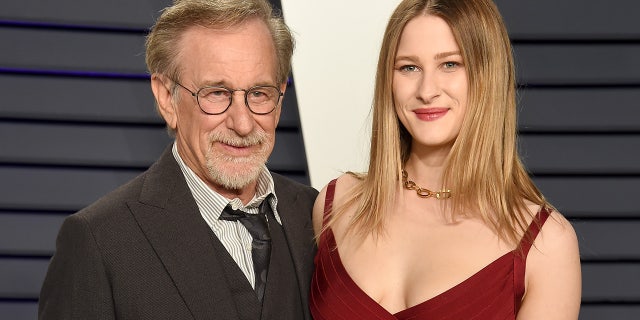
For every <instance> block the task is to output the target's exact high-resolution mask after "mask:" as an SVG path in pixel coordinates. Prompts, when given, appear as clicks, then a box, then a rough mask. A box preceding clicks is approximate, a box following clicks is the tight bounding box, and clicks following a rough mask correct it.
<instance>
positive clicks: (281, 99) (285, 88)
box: [273, 81, 287, 127]
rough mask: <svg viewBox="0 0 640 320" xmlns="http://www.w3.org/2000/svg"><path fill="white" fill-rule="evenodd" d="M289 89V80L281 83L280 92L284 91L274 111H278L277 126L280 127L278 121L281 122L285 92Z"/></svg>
mask: <svg viewBox="0 0 640 320" xmlns="http://www.w3.org/2000/svg"><path fill="white" fill-rule="evenodd" d="M285 91H287V82H286V81H285V82H284V83H283V84H281V85H280V92H282V97H280V103H279V104H280V105H279V106H278V107H277V108H276V110H274V111H273V112H275V113H276V115H275V116H276V127H278V122H280V114H281V113H282V103H283V102H284V93H285Z"/></svg>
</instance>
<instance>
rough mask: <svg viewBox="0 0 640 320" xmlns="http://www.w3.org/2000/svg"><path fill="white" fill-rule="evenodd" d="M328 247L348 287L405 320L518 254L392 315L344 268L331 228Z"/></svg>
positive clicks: (505, 257) (499, 259) (505, 258)
mask: <svg viewBox="0 0 640 320" xmlns="http://www.w3.org/2000/svg"><path fill="white" fill-rule="evenodd" d="M326 232H327V239H326V240H327V245H328V246H329V247H330V248H333V250H331V252H332V253H331V254H332V255H334V258H335V260H334V261H336V264H334V267H335V268H336V271H337V272H338V273H340V274H342V275H343V277H342V278H343V281H346V282H347V285H349V286H350V287H352V288H354V289H355V290H356V291H357V292H359V293H360V294H361V295H362V296H363V297H365V298H366V299H365V300H367V301H368V302H369V304H370V305H371V306H375V307H376V308H378V309H379V312H384V313H385V314H388V315H390V316H393V317H394V318H398V319H401V318H404V316H403V315H405V314H407V315H408V314H412V313H413V311H415V310H416V309H422V308H425V307H428V305H431V304H434V303H435V304H437V303H438V302H439V300H441V299H449V296H455V295H456V293H458V292H464V291H465V290H464V289H465V288H467V287H469V286H473V285H474V284H475V282H477V281H480V280H482V279H483V277H482V275H484V274H485V273H487V272H490V273H493V272H494V270H495V269H497V268H498V267H500V266H502V265H504V264H505V262H503V261H508V262H509V265H512V264H513V262H512V261H513V260H512V259H508V258H510V257H511V258H514V257H515V255H516V254H517V252H516V250H517V249H515V250H512V251H508V252H506V253H504V254H503V255H502V256H500V257H498V258H496V259H495V260H493V261H492V262H490V263H489V264H487V265H486V266H484V267H482V268H481V269H480V270H478V271H476V272H475V273H474V274H472V275H471V276H469V277H467V278H466V279H464V280H462V281H461V282H460V283H458V284H456V285H454V286H453V287H451V288H449V289H446V290H445V291H443V292H441V293H439V294H437V295H435V296H433V297H431V298H429V299H427V300H425V301H422V302H420V303H418V304H416V305H413V306H410V307H408V308H406V309H403V310H400V311H398V312H396V313H391V312H389V311H388V310H387V309H385V308H384V307H383V306H381V305H380V304H379V303H378V302H377V301H375V300H374V299H373V298H372V297H371V296H369V294H367V293H366V292H365V291H364V290H363V289H362V288H361V287H360V286H359V285H358V284H357V283H356V282H355V280H353V278H352V277H351V275H350V274H349V272H347V269H346V268H345V267H344V264H343V263H342V257H341V256H340V252H339V251H338V246H337V244H336V240H335V236H334V234H333V230H331V228H329V229H327V231H326Z"/></svg>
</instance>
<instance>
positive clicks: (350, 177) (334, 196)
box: [313, 172, 364, 234]
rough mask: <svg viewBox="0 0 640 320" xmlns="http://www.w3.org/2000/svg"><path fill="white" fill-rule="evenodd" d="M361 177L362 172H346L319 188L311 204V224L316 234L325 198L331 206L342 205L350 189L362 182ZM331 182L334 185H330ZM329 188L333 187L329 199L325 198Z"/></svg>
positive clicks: (325, 204)
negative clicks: (313, 202) (312, 204)
mask: <svg viewBox="0 0 640 320" xmlns="http://www.w3.org/2000/svg"><path fill="white" fill-rule="evenodd" d="M363 177H364V175H362V174H358V173H353V172H346V173H343V174H342V175H340V176H338V177H337V178H335V179H333V180H331V181H330V182H329V183H328V184H327V185H325V186H324V188H322V190H320V193H319V194H318V197H317V198H316V201H315V204H314V206H313V225H314V229H315V230H316V234H318V232H319V231H320V230H321V229H322V223H323V220H324V215H325V211H326V209H327V208H326V206H327V205H328V203H327V200H329V203H330V204H331V207H336V206H341V205H343V204H344V203H345V202H346V201H347V200H348V199H347V198H348V194H349V193H350V191H351V190H352V189H353V188H355V187H357V186H358V185H359V184H360V183H361V182H362V179H363ZM331 184H334V185H333V186H332V187H330V185H331ZM329 188H333V190H332V192H330V194H329V197H330V199H327V191H328V190H329Z"/></svg>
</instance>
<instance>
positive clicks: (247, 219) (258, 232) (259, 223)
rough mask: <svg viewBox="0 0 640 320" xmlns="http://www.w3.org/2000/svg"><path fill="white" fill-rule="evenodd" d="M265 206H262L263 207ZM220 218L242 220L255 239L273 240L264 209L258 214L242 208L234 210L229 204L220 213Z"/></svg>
mask: <svg viewBox="0 0 640 320" xmlns="http://www.w3.org/2000/svg"><path fill="white" fill-rule="evenodd" d="M262 207H263V206H261V209H262ZM219 220H227V221H240V223H242V225H243V226H244V227H245V228H247V231H249V234H251V237H253V239H254V240H266V241H268V240H271V236H270V234H269V225H268V224H267V218H266V216H265V212H264V210H260V212H259V213H257V214H251V213H248V212H244V211H242V210H234V209H233V208H231V205H229V204H228V205H227V206H226V207H225V208H224V210H222V213H221V214H220V218H219Z"/></svg>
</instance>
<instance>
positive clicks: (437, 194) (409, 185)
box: [402, 170, 451, 200]
mask: <svg viewBox="0 0 640 320" xmlns="http://www.w3.org/2000/svg"><path fill="white" fill-rule="evenodd" d="M402 184H403V185H404V188H405V189H407V190H415V191H416V193H417V194H418V197H420V198H436V199H438V200H444V199H449V198H451V190H442V191H431V190H429V189H427V188H421V187H418V185H417V184H416V183H415V182H413V181H411V180H409V179H408V175H407V172H406V171H404V170H402Z"/></svg>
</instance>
